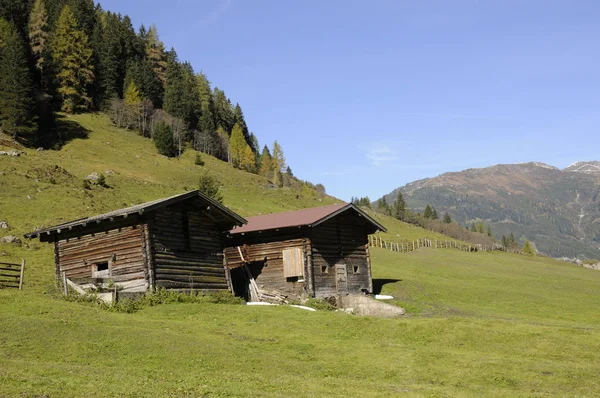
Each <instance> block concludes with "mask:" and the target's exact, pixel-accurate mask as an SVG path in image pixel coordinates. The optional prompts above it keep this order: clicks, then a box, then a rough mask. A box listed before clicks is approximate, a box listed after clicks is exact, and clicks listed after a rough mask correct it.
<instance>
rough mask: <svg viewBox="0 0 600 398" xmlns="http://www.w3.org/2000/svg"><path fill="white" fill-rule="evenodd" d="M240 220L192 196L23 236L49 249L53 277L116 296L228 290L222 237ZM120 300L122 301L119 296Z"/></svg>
mask: <svg viewBox="0 0 600 398" xmlns="http://www.w3.org/2000/svg"><path fill="white" fill-rule="evenodd" d="M245 223H246V220H244V219H243V218H242V217H240V216H239V215H237V214H236V213H234V212H233V211H231V210H229V209H228V208H226V207H225V206H223V205H221V204H220V203H218V202H216V201H214V200H213V199H211V198H209V197H207V196H205V195H203V194H202V193H200V192H199V191H192V192H187V193H184V194H181V195H176V196H172V197H170V198H166V199H160V200H155V201H152V202H148V203H144V204H140V205H136V206H132V207H128V208H125V209H121V210H117V211H113V212H110V213H106V214H102V215H99V216H95V217H89V218H83V219H80V220H76V221H72V222H68V223H64V224H60V225H57V226H54V227H50V228H46V229H42V230H38V231H35V232H32V233H30V234H27V235H25V237H27V238H29V239H33V238H39V239H40V241H42V242H50V243H52V244H54V259H55V266H56V277H57V278H58V279H61V278H62V277H63V273H64V274H65V275H66V277H67V278H68V279H69V280H70V281H72V282H74V283H76V284H77V285H79V286H80V287H83V288H84V290H86V289H87V288H90V287H94V286H96V287H101V286H102V285H106V284H107V283H108V284H110V285H111V286H113V285H115V286H117V287H118V289H119V291H120V292H119V295H121V294H123V293H138V294H139V293H143V292H146V291H148V290H149V289H152V288H153V287H164V288H167V289H177V290H185V291H190V290H202V291H214V290H231V285H230V283H229V281H228V280H227V276H228V275H226V273H225V271H224V267H223V248H224V241H225V237H226V235H227V233H228V232H229V230H230V229H231V228H233V227H234V226H241V225H243V224H245ZM125 296H127V294H125Z"/></svg>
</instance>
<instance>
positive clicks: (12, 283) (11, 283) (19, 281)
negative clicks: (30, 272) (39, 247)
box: [0, 260, 25, 290]
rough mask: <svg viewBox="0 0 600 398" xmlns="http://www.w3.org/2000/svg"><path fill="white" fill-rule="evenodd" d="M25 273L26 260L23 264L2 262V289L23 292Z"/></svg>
mask: <svg viewBox="0 0 600 398" xmlns="http://www.w3.org/2000/svg"><path fill="white" fill-rule="evenodd" d="M24 272H25V260H21V264H13V263H1V262H0V289H3V288H11V287H14V288H18V289H19V290H22V289H23V274H24Z"/></svg>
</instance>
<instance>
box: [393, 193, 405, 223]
mask: <svg viewBox="0 0 600 398" xmlns="http://www.w3.org/2000/svg"><path fill="white" fill-rule="evenodd" d="M392 217H394V218H397V219H398V220H404V219H405V218H406V202H405V201H404V196H403V195H402V192H398V197H396V200H395V201H394V204H393V205H392Z"/></svg>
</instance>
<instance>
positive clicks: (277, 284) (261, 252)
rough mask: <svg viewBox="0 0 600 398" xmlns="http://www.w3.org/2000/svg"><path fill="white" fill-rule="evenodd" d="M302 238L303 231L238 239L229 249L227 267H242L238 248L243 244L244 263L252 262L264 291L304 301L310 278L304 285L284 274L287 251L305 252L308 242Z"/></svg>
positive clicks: (260, 286) (257, 279)
mask: <svg viewBox="0 0 600 398" xmlns="http://www.w3.org/2000/svg"><path fill="white" fill-rule="evenodd" d="M302 235H303V231H302V230H300V229H296V230H292V231H282V232H274V233H261V234H255V235H254V234H253V235H250V234H248V235H244V236H242V237H235V238H234V239H233V240H231V241H230V242H229V243H228V245H229V247H227V248H226V249H225V255H226V258H227V265H228V266H229V267H230V268H236V267H239V266H241V265H242V259H241V257H240V254H239V251H238V249H237V247H238V246H235V245H236V244H239V245H240V246H241V248H242V253H243V255H244V259H245V260H246V261H248V262H249V268H250V271H251V272H252V275H253V276H254V278H255V279H256V284H257V285H258V287H259V288H260V289H261V290H264V291H269V292H278V293H280V294H282V295H285V296H288V297H290V298H296V299H297V298H300V297H303V296H304V295H305V294H306V290H305V289H306V281H307V280H308V279H307V275H305V279H304V282H299V281H298V280H297V279H299V278H290V279H286V278H285V277H284V270H283V250H285V249H291V248H301V249H302V250H303V251H304V250H305V247H306V245H307V240H306V239H305V238H303V237H302ZM244 242H245V243H246V244H245V245H244ZM231 245H233V246H231ZM235 275H239V274H235Z"/></svg>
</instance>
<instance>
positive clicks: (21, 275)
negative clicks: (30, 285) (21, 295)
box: [19, 258, 25, 290]
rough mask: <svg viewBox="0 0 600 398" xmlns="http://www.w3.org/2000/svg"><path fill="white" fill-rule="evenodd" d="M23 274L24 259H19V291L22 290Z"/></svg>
mask: <svg viewBox="0 0 600 398" xmlns="http://www.w3.org/2000/svg"><path fill="white" fill-rule="evenodd" d="M24 273H25V259H24V258H22V259H21V274H20V276H19V290H23V274H24Z"/></svg>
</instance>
